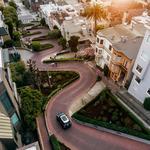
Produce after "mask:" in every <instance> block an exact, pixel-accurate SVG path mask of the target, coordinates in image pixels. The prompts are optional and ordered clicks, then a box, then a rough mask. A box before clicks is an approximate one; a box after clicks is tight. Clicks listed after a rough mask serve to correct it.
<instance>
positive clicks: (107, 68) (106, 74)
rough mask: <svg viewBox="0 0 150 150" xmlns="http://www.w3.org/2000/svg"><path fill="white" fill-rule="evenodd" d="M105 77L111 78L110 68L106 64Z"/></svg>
mask: <svg viewBox="0 0 150 150" xmlns="http://www.w3.org/2000/svg"><path fill="white" fill-rule="evenodd" d="M104 76H106V77H108V76H109V67H108V66H107V65H106V64H105V65H104Z"/></svg>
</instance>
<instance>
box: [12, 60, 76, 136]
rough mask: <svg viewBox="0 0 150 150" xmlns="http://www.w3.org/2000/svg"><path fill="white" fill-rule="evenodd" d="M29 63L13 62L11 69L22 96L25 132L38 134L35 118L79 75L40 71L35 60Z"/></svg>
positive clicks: (66, 72)
mask: <svg viewBox="0 0 150 150" xmlns="http://www.w3.org/2000/svg"><path fill="white" fill-rule="evenodd" d="M27 63H28V68H26V67H25V64H24V62H23V61H17V62H12V63H10V69H11V75H12V80H13V81H14V82H15V83H16V85H17V88H18V92H19V94H20V97H21V114H22V121H23V126H22V127H23V129H24V130H25V131H24V132H23V134H24V133H27V132H30V133H32V135H36V134H35V132H36V123H35V118H36V117H37V116H38V115H39V114H41V113H42V112H43V110H44V109H45V106H46V104H47V102H48V101H49V100H50V98H51V97H52V96H53V95H54V94H56V93H57V92H58V91H60V90H61V89H63V88H64V87H66V86H67V85H69V84H71V83H72V82H73V81H75V80H77V79H78V78H79V75H78V74H77V73H75V72H71V71H64V72H60V71H58V72H57V71H54V72H51V71H50V72H48V71H39V70H38V68H37V67H36V65H35V62H34V61H32V60H29V61H28V62H27ZM35 138H36V137H35Z"/></svg>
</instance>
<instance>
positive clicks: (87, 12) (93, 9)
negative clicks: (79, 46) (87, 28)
mask: <svg viewBox="0 0 150 150" xmlns="http://www.w3.org/2000/svg"><path fill="white" fill-rule="evenodd" d="M83 15H84V16H85V17H86V18H87V19H90V20H94V34H95V35H96V26H97V21H100V20H102V19H105V18H106V11H105V10H104V8H103V7H102V6H101V5H100V4H97V3H93V4H91V5H89V6H87V7H86V8H85V9H84V14H83Z"/></svg>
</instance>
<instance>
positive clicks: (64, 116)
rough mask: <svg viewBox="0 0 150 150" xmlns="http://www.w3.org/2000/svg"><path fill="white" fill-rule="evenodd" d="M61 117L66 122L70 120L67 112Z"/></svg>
mask: <svg viewBox="0 0 150 150" xmlns="http://www.w3.org/2000/svg"><path fill="white" fill-rule="evenodd" d="M60 118H61V120H62V121H63V122H64V123H67V122H69V119H68V117H67V116H66V115H65V114H63V115H61V116H60Z"/></svg>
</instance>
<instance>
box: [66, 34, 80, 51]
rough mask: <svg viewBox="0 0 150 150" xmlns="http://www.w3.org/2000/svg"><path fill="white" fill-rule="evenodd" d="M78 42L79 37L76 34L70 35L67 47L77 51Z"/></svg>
mask: <svg viewBox="0 0 150 150" xmlns="http://www.w3.org/2000/svg"><path fill="white" fill-rule="evenodd" d="M78 42H79V37H78V36H71V37H70V40H69V41H68V43H69V47H70V48H71V51H73V52H77V50H78V49H77V45H78Z"/></svg>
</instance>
